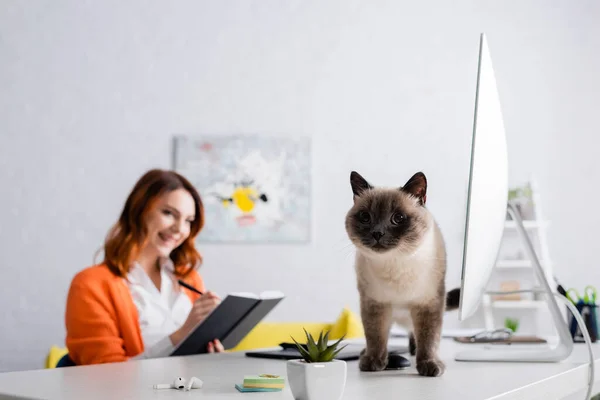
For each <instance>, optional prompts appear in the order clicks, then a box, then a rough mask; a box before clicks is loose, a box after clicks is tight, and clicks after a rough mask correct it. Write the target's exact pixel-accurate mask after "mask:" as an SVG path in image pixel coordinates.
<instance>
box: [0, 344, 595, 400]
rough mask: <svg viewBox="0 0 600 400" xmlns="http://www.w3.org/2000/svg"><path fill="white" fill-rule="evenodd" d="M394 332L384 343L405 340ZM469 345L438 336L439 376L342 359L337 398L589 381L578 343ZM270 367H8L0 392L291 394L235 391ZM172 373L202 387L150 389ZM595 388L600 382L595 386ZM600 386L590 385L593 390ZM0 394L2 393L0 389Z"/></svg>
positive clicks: (237, 356)
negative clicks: (534, 347)
mask: <svg viewBox="0 0 600 400" xmlns="http://www.w3.org/2000/svg"><path fill="white" fill-rule="evenodd" d="M404 342H405V340H403V339H393V340H392V341H391V343H390V344H394V343H396V344H405V343H404ZM465 346H470V347H472V346H474V345H468V344H458V343H455V342H454V341H452V340H450V339H444V340H443V341H442V344H441V353H440V354H441V357H442V359H443V360H444V362H445V363H446V366H447V370H446V373H445V374H444V375H443V376H442V377H439V378H425V377H421V376H419V375H417V373H416V370H415V368H414V359H413V360H412V363H413V366H412V367H411V368H409V369H406V370H403V371H385V372H377V373H373V372H371V373H365V372H360V371H359V370H358V363H357V361H349V362H348V379H347V383H346V389H345V392H344V397H343V399H345V400H354V399H356V400H358V399H361V400H364V399H373V400H375V399H391V398H398V399H400V398H401V399H404V400H410V399H419V400H434V399H447V398H456V399H461V400H482V399H494V400H516V399H519V400H524V399H528V400H529V399H537V398H540V399H559V398H562V397H566V396H568V395H570V394H572V393H574V392H577V391H581V390H582V389H585V388H586V387H587V386H586V385H587V374H588V366H587V364H586V363H587V361H588V354H587V350H586V347H585V345H583V344H576V345H575V349H574V352H573V354H572V355H571V357H570V358H569V359H567V360H565V361H564V362H561V363H548V364H546V363H538V364H526V363H471V362H458V361H454V360H453V356H454V354H455V352H456V351H457V350H459V349H462V348H465ZM594 352H595V359H596V376H595V380H596V382H598V381H600V343H596V344H594ZM261 373H273V374H279V375H282V376H286V362H285V361H280V360H266V359H257V358H249V357H245V356H244V354H243V353H228V354H206V355H200V356H186V357H170V358H163V359H152V360H140V361H131V362H123V363H115V364H104V365H95V366H84V367H71V368H59V369H51V370H34V371H20V372H8V373H3V374H0V394H3V395H9V396H10V395H12V396H16V397H17V398H33V399H65V400H69V399H78V400H79V399H88V400H95V399H102V400H105V399H148V398H152V399H180V398H183V397H182V396H184V397H189V396H194V397H196V396H198V397H203V398H210V399H241V398H243V397H244V396H249V395H250V396H252V398H258V397H260V398H261V399H262V398H264V399H273V400H279V399H288V400H289V399H292V395H291V392H290V390H289V386H288V385H287V379H286V388H285V389H284V390H283V391H282V392H273V393H240V392H238V391H237V390H236V389H235V387H234V384H235V383H241V382H242V380H243V377H244V375H253V374H261ZM176 376H182V377H191V376H196V377H198V378H200V379H202V380H203V381H204V387H203V388H202V389H195V390H193V391H191V392H179V391H177V390H174V389H166V390H154V389H153V388H152V386H153V385H154V384H157V383H170V382H172V380H173V379H174V378H175V377H176ZM596 386H597V387H598V385H596ZM596 392H600V389H596V390H594V393H596ZM0 398H4V397H2V396H1V395H0Z"/></svg>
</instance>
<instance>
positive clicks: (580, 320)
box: [486, 289, 596, 400]
mask: <svg viewBox="0 0 600 400" xmlns="http://www.w3.org/2000/svg"><path fill="white" fill-rule="evenodd" d="M531 292H535V293H543V294H547V292H546V291H545V290H543V289H523V290H510V291H506V292H491V291H490V292H486V293H487V294H495V295H502V294H516V293H531ZM553 294H554V295H555V296H556V297H557V298H559V299H560V300H561V301H562V302H563V303H564V304H565V305H566V306H567V308H568V309H569V311H571V313H572V314H573V317H574V318H575V320H576V321H577V325H579V329H581V333H582V334H583V338H584V339H585V344H586V345H587V348H588V353H589V356H590V368H589V369H588V390H587V393H586V395H585V398H584V399H585V400H590V399H591V398H592V389H593V387H594V376H595V375H596V373H595V366H594V364H595V363H594V350H593V349H592V338H591V337H590V333H589V332H588V330H587V327H586V326H585V322H584V321H583V318H582V317H581V314H579V311H577V308H576V307H575V305H574V304H573V303H571V301H570V300H569V299H567V298H566V297H565V296H563V295H562V294H560V293H553Z"/></svg>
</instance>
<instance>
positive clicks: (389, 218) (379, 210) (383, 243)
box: [346, 173, 429, 254]
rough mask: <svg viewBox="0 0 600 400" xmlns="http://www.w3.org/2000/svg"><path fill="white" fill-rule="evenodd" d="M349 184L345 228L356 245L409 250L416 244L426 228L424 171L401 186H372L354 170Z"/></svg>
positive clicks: (374, 249) (369, 248)
mask: <svg viewBox="0 0 600 400" xmlns="http://www.w3.org/2000/svg"><path fill="white" fill-rule="evenodd" d="M351 185H352V191H353V193H354V205H353V206H352V208H351V209H350V210H349V211H348V213H347V215H346V232H347V233H348V237H349V238H350V240H351V241H352V243H353V244H354V245H355V246H356V247H357V248H358V249H360V250H363V251H367V252H373V253H377V254H382V253H386V252H389V251H392V250H397V251H401V252H407V253H410V252H412V251H414V250H415V249H416V248H417V247H418V246H419V244H420V243H421V241H422V238H423V236H424V234H425V233H426V232H427V230H428V228H429V219H428V218H427V213H426V211H425V208H424V207H423V206H424V204H425V199H426V195H425V193H426V181H425V176H424V175H422V174H416V175H415V176H413V178H411V180H409V182H407V184H406V185H405V186H404V187H400V188H374V187H372V186H371V185H370V184H369V183H367V181H366V180H364V179H363V178H362V177H361V176H360V175H359V174H357V173H353V174H352V175H351Z"/></svg>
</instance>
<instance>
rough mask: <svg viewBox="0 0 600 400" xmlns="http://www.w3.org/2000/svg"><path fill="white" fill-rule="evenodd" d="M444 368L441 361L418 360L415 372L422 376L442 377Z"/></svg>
mask: <svg viewBox="0 0 600 400" xmlns="http://www.w3.org/2000/svg"><path fill="white" fill-rule="evenodd" d="M445 370H446V366H445V365H444V363H443V362H442V361H441V360H438V359H437V358H436V359H432V360H419V361H417V371H418V372H419V375H422V376H442V375H443V374H444V371H445Z"/></svg>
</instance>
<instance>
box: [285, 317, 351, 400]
mask: <svg viewBox="0 0 600 400" xmlns="http://www.w3.org/2000/svg"><path fill="white" fill-rule="evenodd" d="M304 333H305V334H306V344H304V345H303V344H300V343H298V341H296V339H294V337H292V340H293V341H294V343H295V344H296V347H297V348H298V352H299V353H300V357H302V358H300V359H296V360H289V361H288V362H287V377H288V382H289V385H290V390H291V391H292V395H293V396H294V399H303V400H339V399H341V398H342V395H343V394H344V388H345V386H346V369H347V368H346V362H345V361H343V360H338V359H336V358H335V357H336V356H337V355H338V354H339V352H340V351H342V350H343V349H344V348H345V347H346V346H347V345H343V346H341V347H339V345H340V343H341V341H342V340H343V339H344V336H342V337H341V338H340V339H339V340H338V341H336V342H335V343H332V344H329V332H326V333H323V331H321V333H320V334H319V339H317V340H316V341H315V339H314V337H313V336H312V335H311V334H310V333H308V332H307V331H306V329H304Z"/></svg>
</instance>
